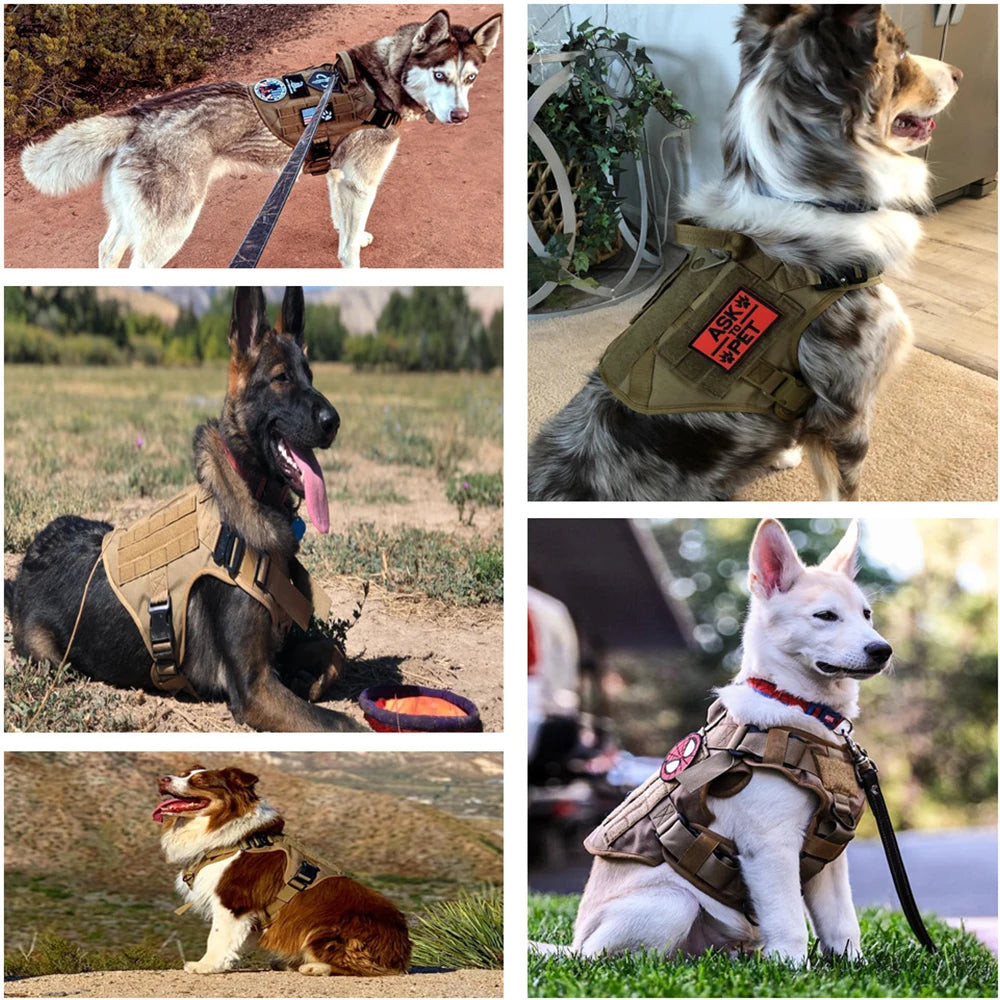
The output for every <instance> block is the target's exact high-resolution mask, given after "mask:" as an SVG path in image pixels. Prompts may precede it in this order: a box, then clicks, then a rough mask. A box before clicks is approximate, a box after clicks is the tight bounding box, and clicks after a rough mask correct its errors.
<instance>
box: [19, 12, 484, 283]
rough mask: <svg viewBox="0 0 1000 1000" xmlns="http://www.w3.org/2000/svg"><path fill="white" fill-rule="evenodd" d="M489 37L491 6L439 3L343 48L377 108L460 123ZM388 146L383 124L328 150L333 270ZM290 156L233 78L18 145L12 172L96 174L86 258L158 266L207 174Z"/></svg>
mask: <svg viewBox="0 0 1000 1000" xmlns="http://www.w3.org/2000/svg"><path fill="white" fill-rule="evenodd" d="M499 38H500V15H499V14H496V15H494V16H493V17H491V18H488V19H487V20H486V21H484V22H483V23H482V24H480V25H479V26H478V27H476V28H472V29H468V28H463V27H461V26H460V25H453V24H451V22H450V20H449V17H448V13H447V11H444V10H439V11H438V12H437V13H436V14H435V15H434V16H433V17H431V18H429V19H428V20H427V21H425V22H424V23H423V24H407V25H404V26H403V27H401V28H399V29H398V30H397V31H396V33H395V34H394V35H390V36H388V37H386V38H381V39H378V40H377V41H374V42H368V43H366V44H364V45H359V46H357V47H356V48H353V49H350V50H349V54H350V56H351V58H352V59H353V61H354V65H355V66H356V67H357V69H358V73H359V76H361V78H362V79H363V81H364V85H365V86H366V87H367V88H368V89H369V90H371V91H372V92H373V93H374V95H375V103H376V106H377V107H378V108H380V109H381V110H383V111H388V112H394V113H396V114H398V115H399V116H400V117H401V118H402V119H403V120H415V119H417V118H420V117H422V116H424V115H426V116H427V118H428V120H433V119H437V120H438V121H440V122H445V123H449V124H461V123H462V122H464V121H465V120H466V119H467V118H468V117H469V90H470V89H471V87H472V85H473V83H474V82H475V80H476V77H477V76H478V75H479V71H480V69H481V67H482V65H483V63H484V62H485V61H486V59H487V57H488V56H489V54H490V53H491V52H492V51H493V49H494V48H495V47H496V44H497V42H498V41H499ZM398 142H399V133H398V132H397V131H396V129H395V128H393V127H391V126H390V127H387V128H377V127H364V128H361V129H359V130H358V131H355V132H351V133H350V134H349V135H348V136H347V137H346V138H344V139H343V141H341V142H340V143H339V145H337V146H336V148H335V149H334V151H333V154H332V157H331V169H330V171H329V172H328V173H327V184H328V186H329V191H330V213H331V217H332V219H333V227H334V229H336V230H337V232H338V233H339V234H340V237H339V247H338V253H337V255H338V257H339V258H340V263H341V265H342V266H343V267H360V266H361V263H360V250H361V248H362V247H366V246H368V245H369V244H370V243H371V242H372V235H371V233H368V232H365V224H366V223H367V221H368V213H369V212H370V211H371V207H372V203H373V202H374V200H375V195H376V193H377V191H378V186H379V182H380V181H381V180H382V176H383V174H384V173H385V171H386V169H387V168H388V166H389V163H390V162H391V160H392V157H393V155H394V154H395V152H396V144H397V143H398ZM290 152H291V151H290V149H289V147H288V146H287V145H285V143H284V142H282V141H281V139H279V138H278V137H277V136H275V135H274V134H273V133H272V132H271V131H270V129H268V127H267V126H266V125H265V124H264V122H263V120H262V119H261V117H260V115H259V114H258V113H257V111H256V110H255V108H254V104H253V101H252V99H251V98H250V95H249V92H248V90H247V87H246V86H245V85H244V84H242V83H232V82H229V83H211V84H205V85H203V86H199V87H191V88H188V89H186V90H177V91H173V92H171V93H169V94H164V95H163V96H161V97H154V98H152V99H150V100H147V101H142V102H140V103H139V104H136V105H135V106H134V107H131V108H128V109H127V110H125V111H120V112H113V113H111V114H105V115H99V116H97V117H96V118H88V119H86V120H85V121H81V122H75V123H74V124H72V125H67V126H66V127H65V128H63V129H61V130H60V131H59V132H57V133H56V134H55V135H54V136H52V137H51V138H50V139H46V140H45V141H43V142H40V143H37V144H35V145H33V146H29V147H28V148H27V149H25V151H24V153H23V154H22V156H21V168H22V170H23V171H24V175H25V177H27V179H28V180H29V181H30V182H31V184H32V185H34V186H35V187H36V188H37V189H38V190H39V191H41V192H42V193H43V194H48V195H63V194H66V193H67V192H69V191H74V190H76V189H77V188H80V187H83V186H84V185H86V184H91V183H93V182H94V181H95V180H97V179H98V178H99V177H103V184H104V207H105V210H106V211H107V213H108V220H109V221H108V230H107V232H106V233H105V234H104V239H102V240H101V245H100V248H99V250H98V265H99V266H100V267H118V266H119V264H120V263H121V261H122V258H123V257H124V256H125V253H126V252H127V251H128V250H130V249H131V251H132V257H131V263H130V266H131V267H164V266H165V265H166V264H167V263H168V261H170V259H171V258H172V257H173V256H174V255H175V254H176V253H177V252H178V250H180V248H181V247H182V246H183V244H184V241H185V240H186V239H187V238H188V236H190V235H191V231H192V230H193V229H194V224H195V222H196V221H197V219H198V215H199V213H200V212H201V207H202V205H203V204H204V202H205V196H206V195H207V193H208V188H209V185H210V183H211V182H212V181H213V180H215V179H216V178H217V177H222V176H225V175H226V174H232V173H239V172H242V171H246V170H259V171H265V172H278V171H280V170H281V168H282V167H283V166H284V165H285V163H286V162H287V160H288V157H289V154H290ZM234 249H235V248H234Z"/></svg>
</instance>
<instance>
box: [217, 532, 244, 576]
mask: <svg viewBox="0 0 1000 1000" xmlns="http://www.w3.org/2000/svg"><path fill="white" fill-rule="evenodd" d="M245 551H246V543H245V542H244V541H243V539H242V538H241V537H240V536H239V535H238V534H237V533H236V532H235V531H234V530H233V529H232V528H230V527H229V525H228V524H221V525H219V537H218V538H217V539H216V541H215V551H214V552H213V553H212V558H213V559H214V560H215V562H216V563H217V564H218V565H219V566H222V567H223V568H224V569H225V570H226V572H227V573H228V574H229V575H230V577H232V578H233V579H234V580H235V579H236V576H237V574H238V573H239V571H240V566H241V565H242V564H243V553H244V552H245Z"/></svg>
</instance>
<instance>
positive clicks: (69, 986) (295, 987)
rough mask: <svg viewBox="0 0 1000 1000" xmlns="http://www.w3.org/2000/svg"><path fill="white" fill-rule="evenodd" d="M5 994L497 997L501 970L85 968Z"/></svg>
mask: <svg viewBox="0 0 1000 1000" xmlns="http://www.w3.org/2000/svg"><path fill="white" fill-rule="evenodd" d="M4 995H5V996H8V997H500V996H503V973H502V972H500V971H489V970H484V969H460V970H457V971H455V972H433V973H419V974H416V975H410V976H406V977H405V978H401V977H398V976H387V977H385V978H382V979H358V978H354V977H345V976H329V977H312V976H300V975H299V974H298V973H297V972H231V973H229V974H228V975H225V976H196V975H193V974H191V973H186V972H181V971H180V970H173V969H171V970H167V971H163V972H84V973H79V974H77V975H72V976H38V977H37V978H34V979H19V980H14V981H10V982H7V983H5V984H4Z"/></svg>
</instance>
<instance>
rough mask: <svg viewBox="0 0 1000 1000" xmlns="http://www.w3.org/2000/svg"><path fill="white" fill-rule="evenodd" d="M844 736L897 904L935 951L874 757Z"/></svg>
mask: <svg viewBox="0 0 1000 1000" xmlns="http://www.w3.org/2000/svg"><path fill="white" fill-rule="evenodd" d="M844 739H845V740H847V748H848V750H850V752H851V757H852V758H853V760H854V771H855V773H856V774H857V776H858V781H859V782H860V783H861V787H862V788H863V789H864V792H865V798H866V799H867V800H868V805H869V806H871V810H872V815H873V816H874V817H875V824H876V826H878V835H879V837H880V838H881V840H882V850H884V851H885V858H886V861H888V862H889V873H890V874H891V875H892V884H893V885H894V886H895V887H896V895H897V896H898V897H899V903H900V906H902V908H903V914H904V915H905V916H906V920H907V923H909V925H910V930H912V931H913V934H914V936H915V937H916V939H917V940H918V941H919V942H920V943H921V944H922V945H923V946H924V947H925V948H926V949H927V950H928V951H930V952H935V951H937V947H936V946H935V944H934V941H933V940H932V938H931V936H930V934H929V933H928V931H927V928H926V927H925V926H924V921H923V919H922V918H921V916H920V910H919V909H917V901H916V900H915V899H914V898H913V890H912V889H911V888H910V880H909V878H908V877H907V875H906V868H905V867H904V865H903V855H902V854H901V853H900V851H899V844H898V843H897V842H896V833H895V831H894V830H893V828H892V820H891V818H890V817H889V810H888V809H887V808H886V805H885V799H884V798H883V796H882V788H881V786H880V785H879V783H878V768H877V767H876V766H875V761H873V760H872V759H871V757H869V756H868V754H867V753H866V752H865V751H864V750H863V749H862V748H861V747H859V746H858V745H857V743H855V742H854V740H852V739H851V737H850V736H849V735H848V734H846V733H845V734H844Z"/></svg>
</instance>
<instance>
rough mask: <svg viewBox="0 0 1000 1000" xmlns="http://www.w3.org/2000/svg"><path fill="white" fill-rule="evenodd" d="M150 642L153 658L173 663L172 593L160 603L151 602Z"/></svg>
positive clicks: (158, 661)
mask: <svg viewBox="0 0 1000 1000" xmlns="http://www.w3.org/2000/svg"><path fill="white" fill-rule="evenodd" d="M149 644H150V645H151V646H152V647H153V659H154V660H155V661H156V662H157V663H161V664H162V663H173V662H174V661H175V660H176V657H175V656H174V619H173V613H172V611H171V608H170V595H169V594H168V595H167V599H166V600H165V601H162V602H161V603H159V604H155V603H154V602H153V601H150V602H149Z"/></svg>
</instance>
